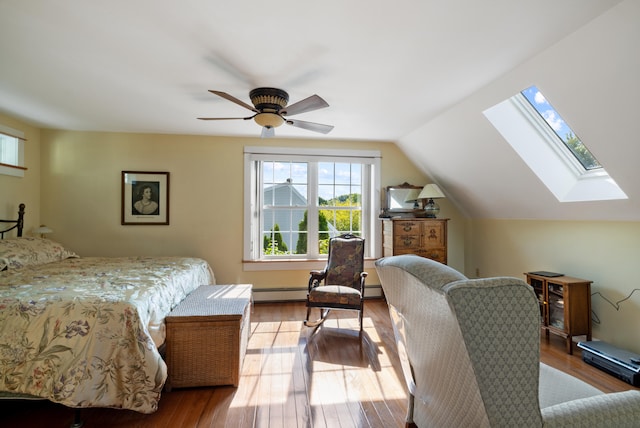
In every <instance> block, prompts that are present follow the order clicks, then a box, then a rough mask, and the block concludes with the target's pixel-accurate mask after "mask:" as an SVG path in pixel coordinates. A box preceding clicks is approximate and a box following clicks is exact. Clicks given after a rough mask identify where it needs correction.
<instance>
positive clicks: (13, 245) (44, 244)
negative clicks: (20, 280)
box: [0, 237, 79, 270]
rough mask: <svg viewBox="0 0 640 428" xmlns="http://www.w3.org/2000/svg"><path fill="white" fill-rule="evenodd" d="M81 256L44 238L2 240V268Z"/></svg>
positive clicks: (0, 248) (0, 251) (0, 257)
mask: <svg viewBox="0 0 640 428" xmlns="http://www.w3.org/2000/svg"><path fill="white" fill-rule="evenodd" d="M70 257H79V256H78V255H77V254H76V253H74V252H73V251H69V250H67V249H65V248H64V247H63V246H62V245H61V244H59V243H57V242H54V241H51V240H49V239H42V238H31V237H29V238H13V239H2V240H0V270H5V269H19V268H21V267H25V266H34V265H41V264H45V263H51V262H58V261H60V260H64V259H68V258H70Z"/></svg>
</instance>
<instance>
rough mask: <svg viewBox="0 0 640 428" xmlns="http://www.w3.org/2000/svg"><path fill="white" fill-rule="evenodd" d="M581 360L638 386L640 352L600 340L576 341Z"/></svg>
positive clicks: (639, 378) (639, 381)
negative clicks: (580, 351)
mask: <svg viewBox="0 0 640 428" xmlns="http://www.w3.org/2000/svg"><path fill="white" fill-rule="evenodd" d="M578 347H579V348H580V349H582V360H583V361H584V362H586V363H587V364H590V365H592V366H594V367H597V368H599V369H600V370H602V371H605V372H607V373H609V374H610V375H613V376H615V377H617V378H618V379H621V380H623V381H625V382H627V383H629V384H631V385H633V386H640V354H635V353H633V352H629V351H625V350H624V349H620V348H616V347H615V346H613V345H610V344H608V343H606V342H603V341H600V340H590V341H586V342H578Z"/></svg>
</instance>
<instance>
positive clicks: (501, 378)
mask: <svg viewBox="0 0 640 428" xmlns="http://www.w3.org/2000/svg"><path fill="white" fill-rule="evenodd" d="M376 270H377V272H378V275H379V277H380V281H381V283H382V288H383V290H384V294H385V297H386V299H387V302H388V305H389V313H390V315H391V320H392V323H393V328H394V334H395V336H396V344H397V348H398V354H399V357H400V360H401V363H402V370H403V374H404V377H405V381H406V384H407V388H408V390H409V406H408V414H407V426H418V427H425V428H426V427H429V428H433V427H520V428H525V427H526V428H529V427H585V428H586V427H589V428H594V427H638V426H640V391H635V390H630V391H625V392H620V393H613V394H604V393H603V392H601V391H599V390H598V389H596V388H594V387H592V386H590V385H588V384H586V383H585V382H582V381H581V380H579V379H576V378H574V377H573V376H570V375H567V374H565V373H563V372H561V371H559V370H556V369H554V368H552V367H549V366H547V365H544V364H541V363H540V312H539V307H538V301H537V298H536V296H535V294H534V293H533V290H532V289H531V287H530V286H529V285H528V284H527V283H526V282H524V281H523V280H520V279H517V278H508V277H499V278H486V279H468V278H466V277H465V276H464V275H462V274H461V273H459V272H457V271H456V270H454V269H452V268H450V267H448V266H445V265H442V264H440V263H438V262H435V261H432V260H429V259H425V258H422V257H418V256H414V255H402V256H394V257H387V258H384V259H380V260H378V261H377V262H376Z"/></svg>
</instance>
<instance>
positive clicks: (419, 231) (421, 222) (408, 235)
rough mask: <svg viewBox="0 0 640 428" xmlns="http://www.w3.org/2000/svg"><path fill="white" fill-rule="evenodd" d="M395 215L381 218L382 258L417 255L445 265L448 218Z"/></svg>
mask: <svg viewBox="0 0 640 428" xmlns="http://www.w3.org/2000/svg"><path fill="white" fill-rule="evenodd" d="M448 220H449V219H441V218H419V217H416V218H414V217H396V218H389V219H384V220H383V221H382V255H383V257H388V256H397V255H399V254H416V255H418V256H421V257H426V258H429V259H433V260H436V261H438V262H440V263H443V264H447V221H448Z"/></svg>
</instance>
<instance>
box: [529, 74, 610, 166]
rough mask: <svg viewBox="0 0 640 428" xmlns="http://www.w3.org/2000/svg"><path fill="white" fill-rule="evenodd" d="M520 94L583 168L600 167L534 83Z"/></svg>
mask: <svg viewBox="0 0 640 428" xmlns="http://www.w3.org/2000/svg"><path fill="white" fill-rule="evenodd" d="M521 94H522V95H523V96H524V97H525V98H526V99H527V101H529V104H530V105H531V107H533V108H534V109H535V111H536V112H538V114H539V115H540V117H541V118H542V120H544V121H545V122H546V123H547V125H549V129H551V130H552V131H553V132H554V133H555V134H556V136H557V137H558V140H559V141H561V142H562V143H563V144H564V146H565V147H566V148H567V150H568V151H569V153H571V154H572V155H573V156H574V157H575V158H576V160H578V162H580V164H581V165H582V167H583V168H584V169H585V170H592V169H598V168H602V165H600V163H599V162H598V161H597V160H596V158H595V156H593V154H592V153H591V152H590V151H589V149H587V147H586V146H585V145H584V144H583V143H582V141H581V140H580V138H578V137H577V136H576V135H575V133H574V132H573V131H572V130H571V128H569V125H568V124H567V123H566V122H565V121H564V119H562V117H561V116H560V114H559V113H558V112H557V111H556V109H554V108H553V107H552V106H551V104H549V102H548V101H547V99H546V98H545V96H544V95H542V92H540V90H539V89H538V88H537V87H536V86H535V85H534V86H531V87H529V88H527V89H525V90H524V91H522V92H521Z"/></svg>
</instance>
